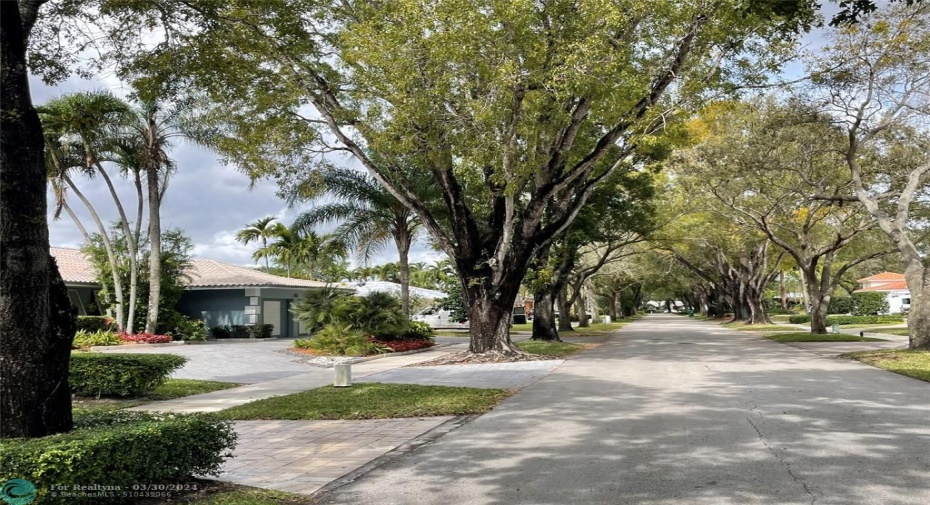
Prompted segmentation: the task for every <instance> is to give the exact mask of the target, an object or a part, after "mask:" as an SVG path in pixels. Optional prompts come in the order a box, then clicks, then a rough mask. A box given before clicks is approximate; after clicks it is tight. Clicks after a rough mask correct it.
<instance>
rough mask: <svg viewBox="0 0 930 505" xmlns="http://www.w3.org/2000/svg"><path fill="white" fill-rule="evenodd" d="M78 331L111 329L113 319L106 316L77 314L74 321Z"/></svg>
mask: <svg viewBox="0 0 930 505" xmlns="http://www.w3.org/2000/svg"><path fill="white" fill-rule="evenodd" d="M76 323H77V324H76V326H75V327H76V328H77V330H78V331H87V332H91V333H93V332H95V331H98V330H104V331H106V330H111V329H113V328H112V326H113V320H112V319H110V318H109V317H107V316H78V317H77V322H76Z"/></svg>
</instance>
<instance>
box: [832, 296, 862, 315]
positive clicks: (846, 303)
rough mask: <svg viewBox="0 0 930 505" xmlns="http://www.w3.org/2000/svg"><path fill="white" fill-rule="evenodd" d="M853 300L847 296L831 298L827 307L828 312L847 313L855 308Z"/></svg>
mask: <svg viewBox="0 0 930 505" xmlns="http://www.w3.org/2000/svg"><path fill="white" fill-rule="evenodd" d="M855 305H856V303H855V301H854V299H853V298H851V297H849V296H842V297H839V298H833V299H831V300H830V308H829V309H827V313H828V314H849V313H851V312H852V311H853V309H854V308H855Z"/></svg>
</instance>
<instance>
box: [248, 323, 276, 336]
mask: <svg viewBox="0 0 930 505" xmlns="http://www.w3.org/2000/svg"><path fill="white" fill-rule="evenodd" d="M246 329H247V331H248V332H249V338H271V332H273V331H274V325H273V324H253V325H252V326H246Z"/></svg>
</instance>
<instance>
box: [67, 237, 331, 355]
mask: <svg viewBox="0 0 930 505" xmlns="http://www.w3.org/2000/svg"><path fill="white" fill-rule="evenodd" d="M52 256H54V257H55V259H56V260H57V262H58V268H59V270H60V271H61V276H62V277H63V278H64V281H65V286H67V287H68V296H69V298H70V299H71V303H72V304H73V305H74V306H75V307H77V309H78V313H80V314H86V313H88V309H90V308H91V307H93V306H95V305H96V303H97V301H96V299H95V296H96V295H95V293H96V291H97V290H99V289H100V285H99V284H98V283H97V278H96V274H95V272H94V268H93V265H92V264H91V263H90V261H88V259H87V258H86V257H85V256H84V254H83V253H82V252H81V251H80V250H78V249H66V248H61V247H53V248H52ZM185 274H186V276H187V277H188V282H187V287H186V291H185V292H184V294H183V295H181V300H180V301H179V302H178V305H177V307H176V309H177V310H178V312H181V313H182V314H184V315H186V316H189V317H193V318H196V319H202V320H203V321H205V322H206V324H207V327H214V326H224V325H229V326H232V325H249V324H259V323H261V324H271V325H273V326H274V330H273V331H272V336H275V337H295V336H298V335H304V334H306V331H305V330H304V328H303V325H302V324H300V323H299V322H298V321H297V320H296V319H295V318H294V316H293V314H291V312H290V308H291V305H292V304H293V303H295V302H296V301H297V299H299V298H300V296H301V295H302V294H303V293H304V292H306V291H308V290H311V289H320V288H322V287H324V286H327V283H325V282H318V281H310V280H305V279H290V278H286V277H281V276H278V275H272V274H267V273H264V272H259V271H257V270H252V269H250V268H244V267H240V266H236V265H230V264H228V263H223V262H221V261H216V260H205V259H194V260H191V266H190V268H188V269H187V270H186V271H185Z"/></svg>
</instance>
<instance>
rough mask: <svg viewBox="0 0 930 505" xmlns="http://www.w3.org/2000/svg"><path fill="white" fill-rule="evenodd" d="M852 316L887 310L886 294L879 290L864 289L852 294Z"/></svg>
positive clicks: (874, 313)
mask: <svg viewBox="0 0 930 505" xmlns="http://www.w3.org/2000/svg"><path fill="white" fill-rule="evenodd" d="M852 299H853V304H854V306H855V307H854V308H853V310H852V313H853V315H854V316H873V315H876V314H881V313H884V312H888V294H887V293H882V292H879V291H865V292H861V293H853V294H852Z"/></svg>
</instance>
